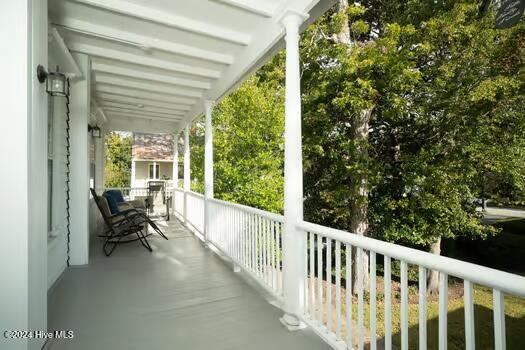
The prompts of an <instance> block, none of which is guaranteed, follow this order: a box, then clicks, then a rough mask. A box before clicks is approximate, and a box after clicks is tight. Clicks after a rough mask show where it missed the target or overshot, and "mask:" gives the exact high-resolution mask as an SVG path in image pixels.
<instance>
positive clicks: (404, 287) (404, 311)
mask: <svg viewBox="0 0 525 350" xmlns="http://www.w3.org/2000/svg"><path fill="white" fill-rule="evenodd" d="M407 275H408V273H407V263H406V261H404V260H402V261H401V349H402V350H408V276H407Z"/></svg>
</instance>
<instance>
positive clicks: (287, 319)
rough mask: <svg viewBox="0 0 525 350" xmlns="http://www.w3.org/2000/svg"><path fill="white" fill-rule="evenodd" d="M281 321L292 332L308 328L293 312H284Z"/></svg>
mask: <svg viewBox="0 0 525 350" xmlns="http://www.w3.org/2000/svg"><path fill="white" fill-rule="evenodd" d="M279 321H281V323H282V324H283V325H284V326H285V327H286V328H288V330H289V331H290V332H293V331H298V330H300V329H304V328H306V323H304V322H302V321H301V320H300V319H299V318H297V317H296V316H294V315H291V314H284V316H283V317H281V318H280V319H279Z"/></svg>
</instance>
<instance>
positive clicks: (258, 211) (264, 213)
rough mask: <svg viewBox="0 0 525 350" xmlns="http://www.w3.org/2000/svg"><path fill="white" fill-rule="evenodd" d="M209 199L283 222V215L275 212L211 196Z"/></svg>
mask: <svg viewBox="0 0 525 350" xmlns="http://www.w3.org/2000/svg"><path fill="white" fill-rule="evenodd" d="M209 201H210V202H212V203H217V204H222V205H226V206H230V207H234V208H237V209H240V210H243V211H246V212H248V213H251V214H255V215H260V216H263V217H265V218H267V219H270V220H273V221H277V222H280V223H284V216H282V215H279V214H275V213H271V212H269V211H265V210H261V209H256V208H252V207H249V206H247V205H242V204H237V203H232V202H227V201H223V200H220V199H216V198H211V199H209Z"/></svg>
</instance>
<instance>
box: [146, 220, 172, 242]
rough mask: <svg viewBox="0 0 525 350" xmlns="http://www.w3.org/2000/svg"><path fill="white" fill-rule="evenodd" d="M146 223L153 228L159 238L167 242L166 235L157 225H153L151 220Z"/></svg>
mask: <svg viewBox="0 0 525 350" xmlns="http://www.w3.org/2000/svg"><path fill="white" fill-rule="evenodd" d="M148 223H149V224H150V225H151V227H153V229H154V230H155V232H157V233H158V234H159V236H161V237H162V238H164V239H165V240H168V237H166V235H164V233H163V232H162V231H161V230H160V228H159V227H158V226H157V224H155V223H154V222H153V221H152V220H149V221H148Z"/></svg>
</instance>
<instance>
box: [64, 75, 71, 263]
mask: <svg viewBox="0 0 525 350" xmlns="http://www.w3.org/2000/svg"><path fill="white" fill-rule="evenodd" d="M66 83H67V94H66V96H65V97H66V221H67V224H66V230H67V266H69V252H70V243H71V215H70V212H69V211H70V208H69V200H70V197H69V196H70V193H69V192H70V187H69V182H70V167H69V166H70V164H71V160H70V158H71V153H70V148H71V143H70V140H69V128H70V121H71V117H70V113H69V112H70V110H69V78H68V79H67V81H66Z"/></svg>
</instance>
